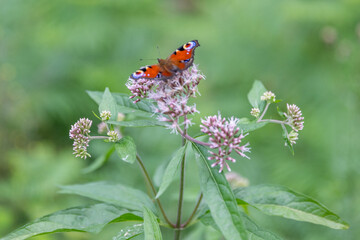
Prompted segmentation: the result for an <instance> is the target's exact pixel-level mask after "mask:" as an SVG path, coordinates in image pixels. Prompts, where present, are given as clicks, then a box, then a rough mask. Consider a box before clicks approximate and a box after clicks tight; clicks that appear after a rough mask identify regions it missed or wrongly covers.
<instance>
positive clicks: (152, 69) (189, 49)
mask: <svg viewBox="0 0 360 240" xmlns="http://www.w3.org/2000/svg"><path fill="white" fill-rule="evenodd" d="M198 46H200V44H199V42H198V41H197V40H193V41H190V42H188V43H185V44H184V45H182V46H181V47H179V48H178V49H176V50H175V51H174V52H173V53H172V54H171V55H170V56H169V57H168V58H166V59H160V58H158V64H154V65H148V66H145V67H142V68H140V69H139V70H137V71H136V72H134V73H133V74H131V75H130V78H132V79H134V80H137V79H139V78H145V79H156V80H166V79H169V78H172V77H173V76H174V75H175V74H176V73H178V72H182V71H184V70H186V69H188V68H189V67H190V66H191V65H192V64H193V62H194V52H195V49H196V48H197V47H198Z"/></svg>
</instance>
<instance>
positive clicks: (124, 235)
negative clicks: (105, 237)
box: [112, 223, 144, 240]
mask: <svg viewBox="0 0 360 240" xmlns="http://www.w3.org/2000/svg"><path fill="white" fill-rule="evenodd" d="M143 232H144V224H143V223H140V224H134V225H132V226H128V227H126V228H123V229H121V231H120V232H119V233H118V234H117V235H116V236H115V237H113V238H112V239H113V240H127V239H132V238H134V237H136V236H139V235H140V234H142V233H143Z"/></svg>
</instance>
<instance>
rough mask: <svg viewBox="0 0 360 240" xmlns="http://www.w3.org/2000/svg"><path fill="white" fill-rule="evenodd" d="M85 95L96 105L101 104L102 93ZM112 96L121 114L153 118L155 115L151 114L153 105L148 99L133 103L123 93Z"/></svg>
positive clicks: (94, 92) (88, 92)
mask: <svg viewBox="0 0 360 240" xmlns="http://www.w3.org/2000/svg"><path fill="white" fill-rule="evenodd" d="M86 92H87V94H88V95H89V96H90V97H91V99H93V100H94V101H95V102H96V103H97V104H100V103H101V99H102V96H103V92H98V91H86ZM112 96H113V97H114V98H115V101H116V103H117V106H118V110H119V112H121V113H133V114H136V115H141V116H145V117H154V116H157V114H154V113H153V108H154V104H153V103H152V102H151V101H150V100H148V99H142V100H141V101H140V102H138V103H133V100H131V99H130V98H129V97H130V96H129V95H127V94H123V93H112Z"/></svg>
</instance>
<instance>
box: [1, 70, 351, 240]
mask: <svg viewBox="0 0 360 240" xmlns="http://www.w3.org/2000/svg"><path fill="white" fill-rule="evenodd" d="M184 78H185V77H184ZM179 81H182V80H179ZM184 81H185V80H184ZM267 93H270V92H266V89H265V87H264V86H263V85H262V83H261V82H259V81H256V82H255V84H254V85H253V88H252V89H251V91H250V94H249V101H250V103H251V104H253V106H254V107H259V106H260V105H259V103H260V102H261V101H262V102H266V101H267V103H266V106H265V105H264V107H263V108H262V110H261V111H260V113H261V116H258V115H257V116H256V118H257V121H256V122H255V123H254V122H247V123H245V122H244V121H243V122H241V124H240V126H241V127H243V128H244V129H247V131H248V132H249V131H254V130H257V129H259V128H261V127H263V126H265V125H259V126H257V125H256V124H257V123H261V121H266V122H268V123H280V124H281V125H283V124H284V123H286V122H287V121H288V120H284V121H280V120H276V121H275V122H274V120H265V119H263V116H264V115H265V113H266V111H267V109H268V107H269V105H270V104H271V101H273V102H275V97H273V98H271V100H270V98H269V99H268V100H266V99H265V97H264V96H266V95H267ZM89 95H90V96H92V98H93V99H94V100H95V101H97V102H98V103H99V106H100V107H99V112H100V115H101V116H104V111H105V112H106V111H108V110H110V113H109V114H108V116H107V117H106V118H104V119H103V120H102V121H103V123H105V124H106V128H107V129H108V131H110V130H111V131H118V133H119V136H121V135H122V133H121V131H120V129H119V128H116V127H117V124H111V122H112V121H114V120H113V119H114V118H112V116H114V115H115V116H117V115H118V113H119V109H121V108H122V107H123V106H124V105H127V106H133V107H134V109H139V106H137V104H139V103H135V104H134V103H133V104H129V102H128V101H120V102H119V101H116V100H115V97H114V96H113V95H112V93H110V91H109V89H106V90H105V91H104V93H103V94H102V97H101V100H100V98H99V97H96V96H100V94H98V93H94V92H89ZM271 95H272V96H275V95H274V94H272V93H271ZM260 99H261V100H260ZM264 99H265V100H264ZM149 104H150V103H149ZM154 107H155V106H154V105H153V106H152V108H154ZM130 114H132V113H130ZM288 114H289V112H288ZM149 117H150V118H154V119H158V120H159V119H161V118H158V116H154V115H152V116H149ZM283 117H284V116H283ZM115 119H116V120H117V121H119V122H121V121H123V120H124V119H123V118H121V119H117V118H115ZM185 119H186V118H185V117H184V121H185ZM109 120H112V121H109ZM81 121H83V119H82V120H81ZM159 121H161V120H159ZM221 121H222V122H225V118H224V119H223V120H221ZM231 121H233V123H234V125H233V126H232V128H237V129H239V127H238V125H236V123H238V121H235V120H232V119H231V120H230V122H231ZM202 122H203V123H204V120H202ZM254 124H255V127H247V126H246V125H254ZM142 127H143V126H142ZM228 127H229V128H231V123H230V125H229V126H227V127H226V128H228ZM72 129H73V128H72ZM184 129H186V126H185V125H184ZM206 129H207V128H206ZM209 129H210V130H209ZM209 129H207V130H206V131H210V132H211V131H213V130H211V128H209ZM72 131H73V130H71V131H70V132H72ZM179 131H180V130H179ZM202 131H204V130H202ZM80 132H81V131H80ZM234 133H235V134H236V133H237V131H235V132H234ZM242 134H243V133H241V135H242ZM181 135H182V137H183V138H184V140H185V139H187V140H188V143H186V144H183V146H182V147H181V148H179V149H178V150H177V151H176V152H175V153H174V156H173V158H172V159H171V161H170V162H169V163H168V166H167V167H166V169H165V170H164V174H163V175H162V176H163V177H162V182H161V183H160V188H159V191H158V192H157V191H156V189H155V188H154V185H153V183H152V180H151V179H150V177H149V174H148V173H147V170H146V168H145V166H144V164H143V162H142V160H141V159H140V157H139V155H138V153H137V151H138V150H137V148H136V147H135V143H134V140H133V139H132V138H131V137H129V136H125V137H122V138H121V139H116V140H114V141H115V143H111V140H110V139H111V137H106V136H91V135H88V138H89V139H93V140H94V139H104V140H105V141H106V142H108V144H115V145H113V146H112V147H110V149H109V150H108V151H107V152H105V155H102V156H101V158H100V159H101V160H95V161H94V163H93V165H95V166H96V167H92V166H90V167H88V168H87V169H86V172H91V171H95V170H97V169H99V168H101V167H103V165H104V164H106V163H107V159H108V158H109V156H110V155H111V154H112V153H113V152H114V149H115V150H116V152H117V153H118V157H119V159H120V160H122V161H124V162H127V163H128V164H133V163H134V162H135V161H136V160H137V161H138V163H139V165H140V167H141V170H142V172H143V173H144V177H145V179H146V181H147V184H148V185H149V186H150V188H151V191H152V198H153V199H154V200H155V199H156V203H157V205H154V203H153V201H152V200H151V199H150V198H149V197H148V196H147V195H146V194H145V193H143V192H142V191H140V190H138V189H134V188H131V187H129V186H125V185H122V184H119V183H116V184H115V183H109V182H90V183H85V184H77V185H68V186H62V187H61V191H60V192H61V193H67V194H76V195H80V196H84V197H88V198H91V199H93V200H96V201H99V202H101V203H99V204H95V205H92V206H80V207H74V208H69V209H65V210H62V211H58V212H55V213H53V214H49V215H47V216H45V217H42V218H39V219H37V220H35V221H32V222H30V223H28V224H27V225H25V226H23V227H21V228H18V229H17V230H15V231H13V232H12V233H10V234H8V235H7V236H5V237H4V238H2V240H8V239H9V240H10V239H19V240H21V239H26V238H28V237H31V236H37V235H42V234H48V233H54V232H68V231H80V232H90V233H98V232H100V231H101V230H102V229H103V228H104V226H106V225H107V224H111V223H114V222H134V221H137V222H138V223H137V224H134V225H133V226H132V227H123V228H122V229H121V231H120V232H119V233H118V234H117V235H116V236H114V239H130V238H133V237H136V236H140V235H141V234H142V233H143V234H144V238H145V239H159V240H160V239H162V233H161V230H160V226H162V227H167V228H173V229H175V236H176V237H175V238H176V239H179V236H180V229H186V228H187V227H189V226H191V225H193V224H195V223H196V222H197V221H198V220H200V221H201V222H203V223H204V224H205V225H210V226H212V227H213V228H214V229H216V230H217V231H219V233H221V235H222V236H224V237H225V239H280V238H279V237H277V236H276V235H275V234H273V233H271V232H268V231H266V230H263V229H261V228H259V227H258V226H257V224H256V223H255V222H253V220H251V219H250V218H249V217H248V216H247V215H246V212H247V211H244V209H246V208H245V207H246V206H252V207H255V208H256V209H258V210H260V211H262V212H264V213H266V214H269V215H275V216H280V217H284V218H290V219H294V220H298V221H305V222H311V223H315V224H321V225H324V226H327V227H330V228H335V229H347V228H348V227H349V226H348V224H347V223H345V222H344V221H343V220H342V219H341V218H340V217H338V216H337V215H336V214H334V213H332V212H331V211H329V210H328V209H327V208H325V207H324V206H322V205H321V204H319V203H318V202H317V201H315V200H312V199H311V198H309V197H306V196H304V195H302V194H298V193H296V192H293V191H292V190H290V189H288V188H286V187H280V186H271V185H258V186H251V187H242V188H238V189H235V190H232V188H231V185H230V183H229V182H228V180H227V179H226V177H225V174H224V172H223V171H222V170H223V167H222V166H221V165H220V164H210V162H209V160H211V159H212V156H213V155H212V152H211V151H209V150H207V149H206V147H204V145H205V146H210V147H211V145H208V144H207V143H205V142H202V141H199V140H196V139H194V138H192V137H190V136H189V135H187V133H186V132H182V133H181ZM74 138H76V136H75V137H74ZM75 141H76V140H75ZM189 145H192V148H191V149H192V150H190V152H192V153H191V154H193V155H194V156H195V159H196V162H197V165H198V171H199V173H198V175H199V176H200V188H201V195H200V198H199V199H198V202H197V204H196V207H195V208H194V210H193V213H192V214H191V216H190V217H189V218H188V220H187V221H186V222H184V223H182V224H181V222H180V221H181V211H182V210H181V208H182V200H183V191H184V186H183V182H184V171H185V154H186V152H187V151H186V149H187V148H188V147H189ZM114 146H115V147H114ZM86 147H87V146H85V148H86ZM240 149H241V148H240ZM85 151H86V149H85ZM240 153H241V152H239V154H240ZM74 154H76V152H74ZM240 155H241V154H240ZM241 156H242V155H241ZM180 165H181V166H180ZM179 168H180V169H181V180H180V181H181V184H180V197H179V207H178V217H177V222H176V224H174V223H172V222H171V221H170V220H169V219H168V217H167V215H166V213H165V211H164V209H163V206H162V204H161V202H160V200H159V197H160V195H162V194H163V193H164V192H165V191H166V189H167V188H168V186H169V185H170V183H171V181H172V180H173V178H174V175H175V173H176V172H177V170H178V169H179ZM89 169H90V170H89ZM202 199H204V201H202ZM200 203H201V204H202V205H201V207H200V208H199V206H200ZM241 206H242V207H243V208H241ZM160 213H161V214H160ZM179 214H180V215H179ZM99 216H100V217H99ZM179 220H180V221H179ZM139 224H140V225H139ZM142 229H143V230H142ZM125 233H126V234H125ZM221 235H219V236H221Z"/></svg>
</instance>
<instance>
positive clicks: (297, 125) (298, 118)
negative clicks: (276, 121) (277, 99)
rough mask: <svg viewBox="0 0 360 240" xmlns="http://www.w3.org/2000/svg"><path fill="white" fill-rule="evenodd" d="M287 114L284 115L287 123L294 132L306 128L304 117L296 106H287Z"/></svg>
mask: <svg viewBox="0 0 360 240" xmlns="http://www.w3.org/2000/svg"><path fill="white" fill-rule="evenodd" d="M286 107H287V113H284V115H285V117H286V118H287V122H288V123H289V124H290V126H291V127H292V129H293V130H294V131H296V132H297V131H300V130H302V129H303V128H304V121H303V120H304V117H302V113H301V110H300V108H299V107H298V106H296V105H295V104H291V105H289V104H286Z"/></svg>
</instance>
